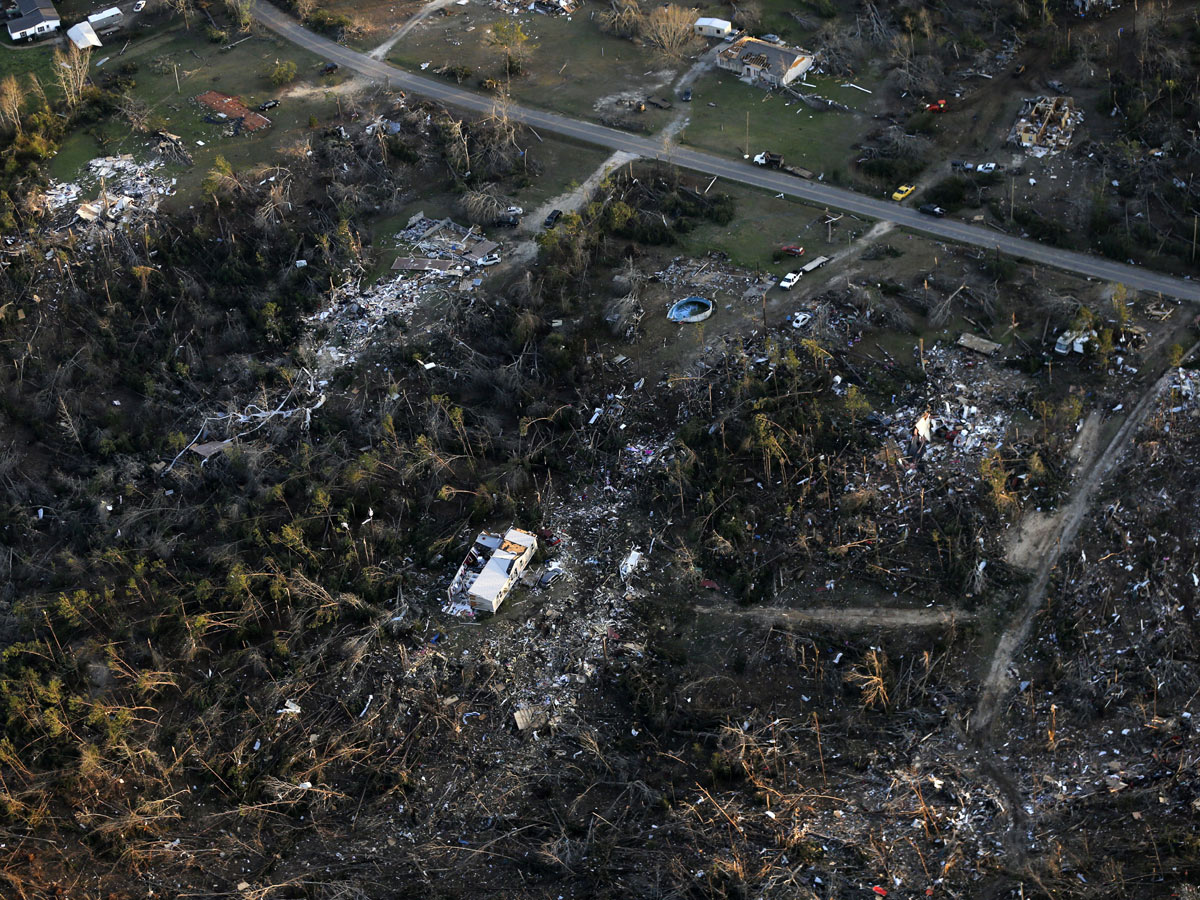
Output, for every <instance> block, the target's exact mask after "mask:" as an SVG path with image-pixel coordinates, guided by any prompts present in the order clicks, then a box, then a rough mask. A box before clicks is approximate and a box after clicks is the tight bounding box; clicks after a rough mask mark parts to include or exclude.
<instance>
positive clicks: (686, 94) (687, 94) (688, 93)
mask: <svg viewBox="0 0 1200 900" xmlns="http://www.w3.org/2000/svg"><path fill="white" fill-rule="evenodd" d="M679 99H680V100H682V101H683V102H684V103H691V102H692V89H691V88H684V89H683V93H682V94H680V95H679Z"/></svg>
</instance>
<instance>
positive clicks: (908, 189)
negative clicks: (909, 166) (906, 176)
mask: <svg viewBox="0 0 1200 900" xmlns="http://www.w3.org/2000/svg"><path fill="white" fill-rule="evenodd" d="M916 189H917V187H916V185H914V184H902V185H900V187H898V188H896V193H894V194H892V199H893V200H896V201H900V200H903V199H904V198H905V197H907V196H908V195H909V194H911V193H912V192H913V191H915V190H916Z"/></svg>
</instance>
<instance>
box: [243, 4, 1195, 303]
mask: <svg viewBox="0 0 1200 900" xmlns="http://www.w3.org/2000/svg"><path fill="white" fill-rule="evenodd" d="M254 17H255V18H256V19H258V20H259V21H260V22H261V23H262V24H263V25H265V26H266V27H267V28H269V29H271V30H272V31H274V32H275V33H276V34H279V35H280V36H281V37H284V38H286V39H287V40H289V41H291V42H292V43H294V44H297V45H299V46H300V47H303V48H305V49H306V50H310V51H312V52H313V53H315V54H317V55H318V56H320V57H323V58H324V59H326V60H328V61H330V62H336V63H338V65H341V66H345V67H346V68H347V69H352V70H353V71H355V72H358V73H359V74H360V75H365V76H366V77H367V78H371V79H374V80H377V81H383V82H385V83H387V84H388V85H389V86H390V87H393V88H399V89H403V90H405V91H411V92H412V93H414V94H420V95H422V96H425V97H429V98H431V99H433V100H438V101H440V102H442V103H445V104H448V105H451V106H456V107H458V108H459V109H464V110H467V111H469V112H475V113H484V114H487V113H490V112H491V111H492V109H493V107H494V106H495V102H494V100H493V99H491V98H489V97H485V96H482V95H480V94H476V93H474V92H472V91H469V90H466V89H464V88H462V87H459V86H458V85H457V84H454V83H452V82H448V81H440V80H436V79H433V78H426V77H424V76H421V75H415V74H413V73H411V72H406V71H404V70H403V69H398V68H396V67H395V66H392V65H389V64H388V63H386V62H382V61H381V60H377V59H372V58H371V57H370V56H368V55H367V54H365V53H359V52H358V51H356V50H351V49H350V48H348V47H343V46H342V45H340V44H337V43H335V42H334V41H331V40H329V39H328V38H326V37H322V36H321V35H319V34H314V33H313V32H311V31H309V30H308V29H306V28H304V27H303V26H302V25H300V24H299V23H298V22H297V21H296V20H295V19H293V18H291V17H290V16H288V15H287V14H286V13H284V12H283V11H282V10H280V9H279V8H278V7H276V6H272V5H271V4H270V3H267V2H265V0H258V2H257V3H256V4H255V7H254ZM508 114H509V116H510V117H511V118H512V119H514V120H516V121H519V122H522V123H524V124H526V125H529V126H531V127H533V128H535V129H538V130H541V131H547V132H550V133H552V134H558V135H562V136H564V137H569V138H573V139H575V140H579V141H584V142H586V143H589V144H595V145H597V146H600V147H607V148H608V149H610V150H624V151H625V152H627V153H634V154H636V155H638V156H641V157H646V158H649V159H662V158H667V159H669V161H670V162H672V163H674V164H676V165H679V166H683V167H684V168H688V169H693V170H695V171H697V172H703V173H705V174H707V175H717V176H720V177H722V178H725V179H728V180H729V181H735V182H739V183H741V184H747V185H750V186H752V187H757V188H762V189H764V190H767V191H771V192H773V193H776V194H786V195H788V196H791V197H797V198H799V199H801V200H804V201H805V202H807V203H811V204H813V205H814V206H825V207H829V208H832V209H841V210H845V211H846V212H851V213H854V214H855V215H859V216H866V217H869V218H873V219H882V220H887V221H892V222H895V223H896V224H897V225H903V226H904V227H905V228H908V229H911V230H912V231H919V232H922V233H924V234H928V235H932V236H933V237H936V238H940V239H942V240H948V241H955V242H957V243H961V244H969V245H971V246H974V247H981V248H984V249H985V250H990V251H998V252H1000V253H1004V254H1008V255H1010V256H1016V257H1020V258H1023V259H1026V260H1029V261H1030V262H1032V263H1037V264H1039V265H1045V266H1052V267H1054V268H1056V269H1062V270H1064V271H1067V272H1074V273H1075V274H1078V275H1084V276H1088V277H1091V278H1096V279H1100V280H1103V281H1119V282H1122V283H1123V284H1125V285H1127V286H1128V287H1130V288H1134V289H1136V290H1141V291H1157V292H1160V293H1162V294H1165V295H1166V296H1169V297H1177V298H1179V299H1182V300H1200V281H1195V282H1193V281H1188V280H1184V279H1181V278H1172V277H1171V276H1169V275H1160V274H1158V273H1155V272H1153V271H1150V270H1148V269H1143V268H1141V267H1138V266H1128V265H1123V264H1121V263H1115V262H1112V261H1110V260H1106V259H1103V258H1101V257H1097V256H1089V255H1086V254H1083V253H1072V252H1070V251H1067V250H1059V249H1057V248H1054V247H1047V246H1044V245H1042V244H1038V243H1036V242H1034V241H1028V240H1022V239H1021V238H1016V237H1010V236H1009V235H1006V234H1001V233H1000V232H996V231H992V230H990V229H987V228H982V227H978V226H975V225H968V224H967V223H965V222H959V221H956V220H953V219H935V218H933V217H931V216H925V215H922V214H920V213H919V212H917V211H916V210H915V209H910V208H909V207H906V206H901V205H900V204H897V203H891V202H888V201H885V200H876V199H874V198H872V197H867V196H864V195H862V194H856V193H854V192H853V191H848V190H845V189H843V188H838V187H834V186H832V185H828V184H821V183H820V182H816V181H804V180H802V179H799V178H795V177H793V176H791V175H786V174H783V173H781V172H776V171H772V170H768V169H760V168H758V167H757V166H754V165H751V164H749V163H745V162H742V161H739V160H730V159H724V158H722V157H720V156H713V155H712V154H709V153H702V152H700V151H698V150H692V149H689V148H687V147H675V148H674V149H672V151H671V152H670V154H669V155H668V154H664V151H663V148H662V146H661V145H660V144H659V143H658V142H657V141H655V140H653V139H651V138H645V137H640V136H638V135H632V134H626V133H625V132H623V131H618V130H617V129H615V128H608V127H606V126H604V125H597V124H594V123H592V122H582V121H579V120H577V119H572V118H568V117H567V116H561V115H558V114H557V113H551V112H545V111H543V110H538V109H530V108H529V107H526V106H519V105H517V104H515V103H510V104H509V106H508Z"/></svg>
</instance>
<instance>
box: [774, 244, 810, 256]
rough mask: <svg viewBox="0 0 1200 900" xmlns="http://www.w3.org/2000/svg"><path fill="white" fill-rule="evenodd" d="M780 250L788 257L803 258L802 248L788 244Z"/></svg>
mask: <svg viewBox="0 0 1200 900" xmlns="http://www.w3.org/2000/svg"><path fill="white" fill-rule="evenodd" d="M780 249H781V250H782V251H783V252H784V253H786V254H787V255H788V256H803V255H804V248H803V247H797V246H796V245H795V244H789V245H788V246H786V247H781V248H780Z"/></svg>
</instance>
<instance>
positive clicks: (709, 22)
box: [694, 16, 733, 38]
mask: <svg viewBox="0 0 1200 900" xmlns="http://www.w3.org/2000/svg"><path fill="white" fill-rule="evenodd" d="M694 28H695V31H696V34H698V35H700V37H706V38H723V37H725V36H726V35H729V34H732V33H733V23H732V22H728V21H726V20H725V19H714V18H712V17H711V16H701V17H700V18H699V19H697V20H696V24H695V26H694Z"/></svg>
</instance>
